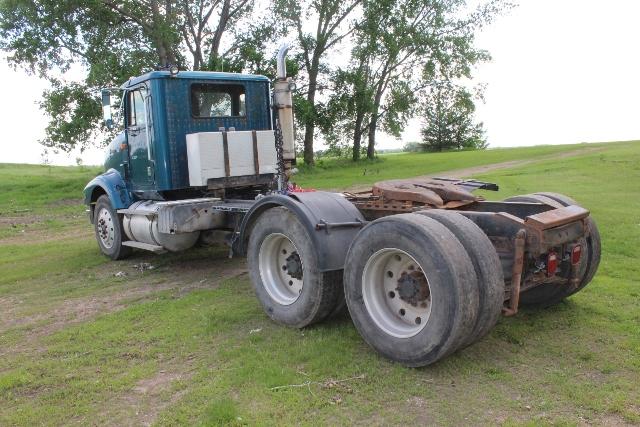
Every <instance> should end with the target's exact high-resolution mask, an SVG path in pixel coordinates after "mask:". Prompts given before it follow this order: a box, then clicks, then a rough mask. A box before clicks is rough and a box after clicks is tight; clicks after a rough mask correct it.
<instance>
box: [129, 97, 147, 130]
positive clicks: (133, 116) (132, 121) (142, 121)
mask: <svg viewBox="0 0 640 427" xmlns="http://www.w3.org/2000/svg"><path fill="white" fill-rule="evenodd" d="M128 98H129V99H128V104H129V126H138V127H143V126H145V125H146V124H147V117H146V115H145V111H144V96H143V94H142V90H141V89H136V90H134V91H131V92H129V95H128Z"/></svg>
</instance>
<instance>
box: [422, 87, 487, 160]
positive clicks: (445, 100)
mask: <svg viewBox="0 0 640 427" xmlns="http://www.w3.org/2000/svg"><path fill="white" fill-rule="evenodd" d="M475 110H476V107H475V104H474V99H473V96H472V94H471V93H470V92H469V91H468V90H466V89H464V88H460V87H455V86H454V85H451V84H439V85H436V86H434V87H432V88H431V89H430V91H429V93H428V95H427V96H426V98H425V105H424V108H423V111H424V113H423V120H424V127H423V128H422V132H421V133H422V147H423V149H424V150H425V151H446V150H464V149H484V148H486V147H487V141H486V139H485V137H484V129H483V125H482V123H476V122H475V121H474V112H475Z"/></svg>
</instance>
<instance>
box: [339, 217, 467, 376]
mask: <svg viewBox="0 0 640 427" xmlns="http://www.w3.org/2000/svg"><path fill="white" fill-rule="evenodd" d="M344 280H345V296H346V300H347V306H348V308H349V313H350V314H351V318H352V320H353V323H354V324H355V326H356V328H357V329H358V332H360V335H361V336H362V337H363V338H364V340H365V341H366V342H367V343H368V344H369V345H370V346H371V347H373V348H374V349H375V350H377V351H378V352H380V353H381V354H382V355H383V356H385V357H387V358H389V359H391V360H394V361H396V362H399V363H401V364H403V365H405V366H411V367H417V366H425V365H429V364H431V363H434V362H436V361H438V360H440V359H442V358H443V357H445V356H447V355H449V354H451V353H453V352H454V351H456V350H457V349H459V348H460V347H461V346H462V345H464V344H465V343H466V342H467V340H468V339H469V336H470V334H471V333H472V330H473V328H474V325H475V323H476V317H477V314H478V284H477V278H476V274H475V271H474V268H473V264H472V262H471V260H470V258H469V256H468V255H467V252H466V251H465V249H464V247H463V246H462V244H461V243H460V242H459V241H458V239H457V238H456V237H455V236H454V235H453V233H451V232H450V231H449V230H448V229H447V228H446V227H445V226H443V225H442V224H440V223H439V222H437V221H436V220H434V219H431V218H428V217H425V216H422V215H417V214H400V215H393V216H389V217H386V218H382V219H379V220H376V221H374V222H372V223H371V224H369V225H367V226H366V227H365V228H364V229H362V231H361V232H360V233H359V234H358V235H357V236H356V238H355V240H354V241H353V243H352V244H351V247H350V248H349V252H348V254H347V261H346V263H345V276H344Z"/></svg>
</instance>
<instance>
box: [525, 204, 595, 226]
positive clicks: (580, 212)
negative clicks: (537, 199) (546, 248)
mask: <svg viewBox="0 0 640 427" xmlns="http://www.w3.org/2000/svg"><path fill="white" fill-rule="evenodd" d="M588 216H589V211H588V210H586V209H585V208H582V207H580V206H575V205H569V206H566V207H562V208H558V209H552V210H549V211H546V212H542V213H539V214H535V215H530V216H528V217H526V218H525V220H524V222H525V224H527V225H530V226H532V227H535V228H538V229H540V230H545V229H548V228H553V227H559V226H561V225H565V224H569V223H571V222H574V221H579V220H582V219H585V218H586V217H588Z"/></svg>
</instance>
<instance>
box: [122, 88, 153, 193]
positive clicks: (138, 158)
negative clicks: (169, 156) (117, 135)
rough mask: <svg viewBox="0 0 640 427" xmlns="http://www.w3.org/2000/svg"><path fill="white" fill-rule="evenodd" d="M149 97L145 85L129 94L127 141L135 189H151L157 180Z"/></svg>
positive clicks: (132, 181)
mask: <svg viewBox="0 0 640 427" xmlns="http://www.w3.org/2000/svg"><path fill="white" fill-rule="evenodd" d="M147 98H148V91H147V88H146V87H144V86H140V87H138V88H135V89H132V90H130V91H129V92H128V94H127V110H128V114H127V142H128V144H129V169H130V173H131V183H132V184H133V188H134V189H136V188H139V189H150V188H152V187H153V184H154V181H155V179H154V162H153V156H152V152H151V144H150V138H151V135H150V133H151V130H150V129H149V123H150V114H149V113H150V111H148V108H147Z"/></svg>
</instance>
